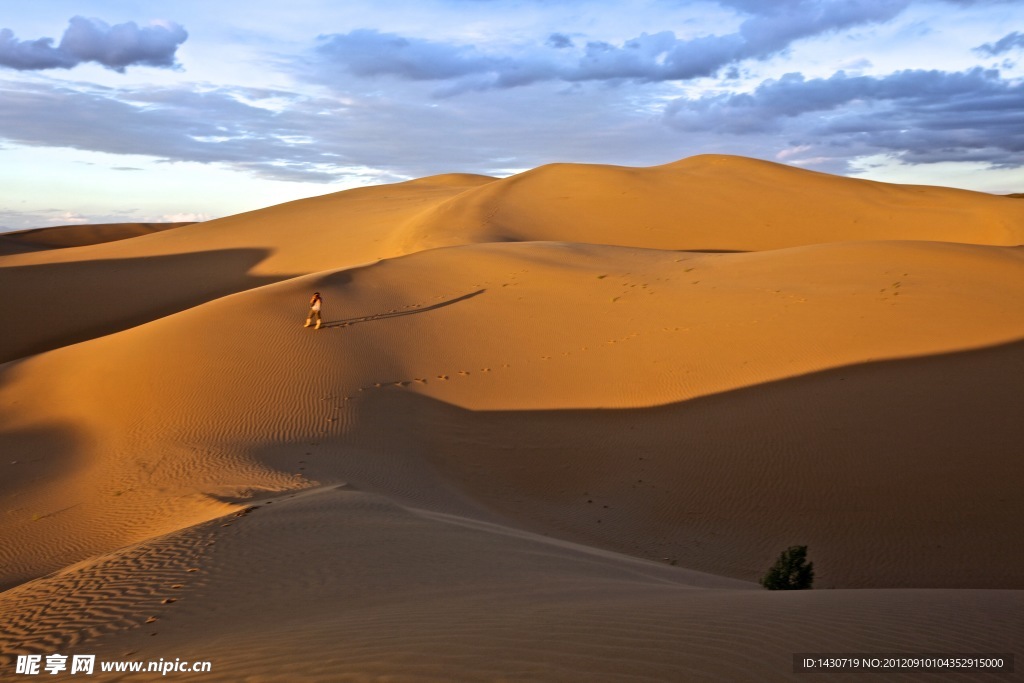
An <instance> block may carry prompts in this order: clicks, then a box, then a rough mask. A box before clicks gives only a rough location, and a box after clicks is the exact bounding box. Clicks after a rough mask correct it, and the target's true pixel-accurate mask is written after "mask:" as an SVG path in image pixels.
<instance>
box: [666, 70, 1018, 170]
mask: <svg viewBox="0 0 1024 683" xmlns="http://www.w3.org/2000/svg"><path fill="white" fill-rule="evenodd" d="M1022 110H1024V84H1021V83H1016V82H1014V81H1011V80H1006V79H1003V78H1002V77H1001V76H1000V74H999V72H998V71H996V70H986V69H982V68H975V69H971V70H968V71H963V72H943V71H923V70H907V71H900V72H896V73H893V74H890V75H888V76H882V77H873V76H848V75H846V74H845V73H843V72H840V73H837V74H835V75H834V76H832V77H831V78H816V79H806V78H804V76H802V75H801V74H798V73H793V74H787V75H786V76H783V77H782V78H780V79H777V80H769V81H765V82H764V83H762V84H761V85H759V86H758V87H757V88H756V89H755V90H754V91H753V92H750V93H741V94H721V95H709V96H704V97H700V98H694V99H687V98H680V99H677V100H675V101H673V102H672V103H671V104H670V105H669V106H668V107H667V109H666V112H665V118H666V122H667V123H668V124H669V125H670V126H672V127H674V128H675V129H677V130H679V131H681V132H686V133H691V134H692V133H716V134H723V135H731V136H748V135H755V136H766V135H776V136H778V137H779V138H780V139H781V138H785V139H786V140H787V141H788V146H789V149H790V150H800V152H801V153H802V154H804V155H805V156H815V155H825V156H831V157H835V156H837V154H840V155H843V156H847V157H848V156H850V154H851V150H857V152H856V153H857V154H864V153H876V152H879V151H886V152H893V153H896V154H899V155H900V156H901V157H902V158H903V159H904V160H907V161H913V162H935V161H968V160H969V161H985V162H989V163H992V164H996V165H1003V166H1014V167H1020V166H1024V156H1022V153H1024V119H1022V118H1021V117H1020V111H1022Z"/></svg>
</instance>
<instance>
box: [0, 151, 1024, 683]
mask: <svg viewBox="0 0 1024 683" xmlns="http://www.w3.org/2000/svg"><path fill="white" fill-rule="evenodd" d="M1022 211H1024V205H1020V203H1018V202H1013V201H1010V200H1007V199H1006V198H999V197H990V196H986V195H979V194H975V193H968V192H962V191H956V190H947V189H943V188H923V187H901V186H890V185H884V184H880V183H868V182H864V181H853V180H847V179H841V178H834V177H829V176H824V175H821V174H814V173H809V172H805V171H800V170H797V169H789V168H786V167H781V166H778V165H774V164H767V163H765V162H755V161H752V160H745V159H739V158H734V157H696V158H694V159H689V160H685V161H682V162H678V163H676V164H670V165H667V166H662V167H655V168H651V169H625V168H618V167H595V166H578V165H556V166H551V167H543V168H541V169H537V170H535V171H531V172H528V173H525V174H521V175H520V176H514V177H512V178H507V179H502V180H495V179H491V178H485V177H481V176H466V175H450V176H437V177H433V178H427V179H423V180H419V181H412V182H409V183H401V184H397V185H390V186H381V187H374V188H365V189H360V190H352V191H348V192H343V193H338V194H334V195H327V196H324V197H318V198H314V199H309V200H302V201H299V202H293V203H290V204H285V205H281V206H277V207H271V208H269V209H265V210H262V211H257V212H252V213H250V214H242V215H239V216H234V217H231V218H226V219H221V220H218V221H211V222H208V223H203V224H195V225H191V226H185V227H179V228H177V229H174V230H168V231H165V232H159V233H153V234H147V235H144V236H138V237H134V238H129V239H123V240H120V241H116V242H108V243H103V244H95V245H91V246H83V247H76V248H66V249H57V250H48V251H45V252H43V251H39V252H34V253H25V254H18V255H10V256H7V257H3V258H0V284H2V285H3V288H4V291H5V293H7V292H13V293H14V295H12V296H5V297H4V299H3V301H2V302H0V318H2V319H3V321H4V326H5V330H7V329H10V330H11V333H10V334H9V335H7V334H5V337H4V339H3V342H2V344H3V349H2V351H3V352H4V354H6V355H5V358H7V359H10V360H11V361H12V362H9V363H7V364H6V365H0V452H2V453H3V454H4V460H3V462H0V467H2V468H3V476H2V477H0V501H2V502H3V506H4V515H3V516H0V538H2V539H3V540H4V542H3V543H2V544H0V587H5V588H7V589H8V590H6V591H5V592H4V593H0V613H2V614H3V616H4V619H5V621H7V622H8V623H10V624H12V625H13V626H12V627H11V628H10V629H9V631H7V632H5V636H4V637H5V638H6V640H5V641H0V645H2V647H0V655H3V654H5V653H6V654H8V655H10V654H11V653H19V652H48V651H49V650H53V649H54V648H65V649H67V650H68V651H69V652H70V651H73V650H74V649H75V648H79V649H80V648H85V647H86V646H88V647H90V648H93V649H94V650H96V651H97V652H101V653H106V654H110V655H111V656H114V655H115V654H116V653H123V652H127V651H132V652H138V653H142V654H145V655H146V656H147V657H148V658H153V659H156V658H159V657H160V656H167V655H168V654H171V652H172V650H173V651H174V653H175V655H176V654H177V653H178V652H188V653H189V656H192V657H193V658H196V659H199V658H202V657H206V658H209V659H211V660H212V661H214V662H216V663H217V664H215V666H218V667H220V668H219V670H215V671H219V676H217V675H215V676H213V677H212V680H217V679H223V680H237V679H239V678H242V677H244V676H246V675H250V674H251V675H256V674H260V675H266V676H267V679H268V680H286V679H288V676H289V675H291V674H290V673H289V672H291V673H294V672H295V671H300V672H304V673H305V675H307V676H311V677H313V676H327V677H330V676H331V675H332V674H338V675H339V676H340V675H341V674H352V675H353V676H355V677H359V676H362V677H372V676H386V675H398V676H406V677H409V678H412V677H415V676H419V677H421V678H423V679H427V680H436V679H444V678H453V679H459V680H492V679H500V678H502V677H503V676H505V677H510V678H517V679H531V680H582V679H586V680H599V679H602V678H605V679H615V680H618V679H625V678H631V677H632V678H635V679H639V680H685V679H704V678H721V679H748V680H764V679H769V680H773V679H782V678H785V677H786V676H787V675H788V672H789V671H791V666H792V663H791V656H792V653H793V652H798V651H821V652H828V651H831V652H841V651H876V652H883V651H908V650H913V651H932V652H934V651H960V652H971V651H985V652H996V651H1006V652H1008V651H1013V650H1014V649H1015V648H1014V646H1015V645H1020V644H1021V643H1022V642H1024V622H1022V620H1021V619H1019V617H1017V616H1015V615H1018V614H1019V611H1020V606H1021V604H1020V603H1021V600H1022V593H1021V590H1024V582H1022V576H1021V574H1020V571H1019V567H1020V566H1021V565H1022V563H1024V551H1022V550H1021V549H1020V544H1019V543H1018V536H1019V528H1020V524H1021V522H1022V521H1024V503H1022V501H1021V499H1020V497H1019V495H1017V491H1018V489H1019V487H1020V477H1019V471H1020V453H1021V448H1020V444H1021V443H1022V442H1024V426H1022V425H1024V422H1022V421H1021V420H1020V419H1019V405H1020V398H1021V382H1020V378H1021V377H1022V376H1024V316H1022V315H1021V311H1022V310H1024V306H1022V304H1024V277H1022V275H1024V248H1022V247H1019V246H1016V245H1019V244H1021V243H1022V242H1024V212H1022ZM715 252H744V253H715ZM313 290H318V291H320V292H322V293H323V295H324V299H325V302H326V303H325V309H324V313H325V325H324V328H323V329H320V330H311V329H303V328H302V326H301V325H302V321H303V318H304V316H305V312H306V311H305V304H306V301H307V300H308V297H309V294H310V293H311V292H312V291H313ZM39 296H41V297H42V298H43V300H45V301H46V302H47V304H46V307H45V313H46V315H45V316H38V315H36V313H38V312H39V306H38V300H37V299H36V298H35V297H39ZM15 359H16V360H15ZM339 487H340V488H339ZM246 506H251V507H253V510H252V512H251V514H250V513H247V512H245V511H246V510H248V507H246ZM243 513H244V514H243ZM796 543H800V544H807V545H809V547H810V554H811V559H812V560H814V561H815V563H816V569H817V581H816V587H818V588H825V589H837V590H819V591H814V592H811V593H785V594H778V593H769V592H765V591H761V590H760V589H759V588H758V587H757V586H756V583H755V582H756V581H757V579H758V578H759V577H760V576H761V575H762V574H763V573H764V571H765V569H766V568H767V566H768V565H769V564H770V563H771V561H772V560H773V559H774V557H775V556H776V555H777V554H778V552H779V551H780V550H781V549H783V548H785V547H787V546H789V545H792V544H796ZM979 558H983V559H979ZM53 572H56V573H55V574H52V575H51V576H47V577H46V578H40V577H44V576H45V575H47V574H51V573H53ZM170 586H180V587H179V588H171V587H170ZM851 589H859V590H851ZM905 589H932V590H928V591H921V590H905ZM978 589H989V590H987V591H981V590H978ZM993 589H996V590H993ZM56 594H60V595H62V596H65V597H63V598H62V599H61V600H60V601H59V602H58V603H57V606H54V602H53V596H54V595H56ZM168 598H170V599H171V602H162V601H164V600H167V599H168ZM179 598H180V600H179ZM894 605H897V606H899V610H896V611H894V609H893V606H894ZM953 613H955V614H957V618H958V619H959V620H960V621H958V622H957V621H950V622H949V623H942V621H943V620H944V619H945V618H946V617H945V616H943V615H948V614H953ZM151 618H155V619H156V621H150V622H149V623H148V624H147V623H146V622H147V620H150V619H151ZM150 633H157V634H158V637H157V638H154V637H153V636H151V635H149V634H150ZM769 634H774V635H769ZM753 642H756V643H757V646H756V647H754V648H753V649H751V648H750V647H748V646H749V645H750V643H753ZM745 644H746V645H745ZM1016 649H1019V648H1016ZM741 650H742V651H745V652H746V653H747V654H746V655H745V656H747V658H748V660H749V661H748V660H742V661H741V660H740V659H733V660H731V661H730V660H729V659H728V657H729V656H732V657H737V656H738V655H736V654H735V653H736V652H737V651H741ZM83 651H84V650H83ZM327 652H329V653H330V654H329V655H327V654H325V653H327ZM302 653H305V654H302ZM316 653H320V654H319V657H318V656H316ZM730 653H732V654H730ZM142 654H140V657H141V656H142ZM754 662H756V663H757V666H755V667H754V668H750V665H751V664H752V663H754ZM296 666H299V668H298V669H296V668H295V667H296ZM302 667H305V668H302Z"/></svg>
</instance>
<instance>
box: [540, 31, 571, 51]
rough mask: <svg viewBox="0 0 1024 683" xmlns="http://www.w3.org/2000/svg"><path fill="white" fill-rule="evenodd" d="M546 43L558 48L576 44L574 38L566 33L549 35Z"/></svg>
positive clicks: (561, 48)
mask: <svg viewBox="0 0 1024 683" xmlns="http://www.w3.org/2000/svg"><path fill="white" fill-rule="evenodd" d="M545 45H547V46H548V47H553V48H555V49H556V50H563V49H565V48H567V47H574V46H575V44H574V43H573V42H572V38H570V37H569V36H567V35H565V34H564V33H552V34H551V35H550V36H548V39H547V42H546V43H545Z"/></svg>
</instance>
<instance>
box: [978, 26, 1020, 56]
mask: <svg viewBox="0 0 1024 683" xmlns="http://www.w3.org/2000/svg"><path fill="white" fill-rule="evenodd" d="M1015 48H1024V33H1020V32H1018V31H1014V32H1013V33H1009V34H1007V35H1005V36H1003V37H1002V38H1000V39H999V40H997V41H996V42H994V43H985V44H984V45H979V46H978V47H976V48H974V51H975V52H977V53H979V54H986V55H990V56H992V57H997V56H999V55H1001V54H1004V53H1006V52H1009V51H1010V50H1013V49H1015Z"/></svg>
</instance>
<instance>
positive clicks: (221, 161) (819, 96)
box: [0, 0, 1024, 231]
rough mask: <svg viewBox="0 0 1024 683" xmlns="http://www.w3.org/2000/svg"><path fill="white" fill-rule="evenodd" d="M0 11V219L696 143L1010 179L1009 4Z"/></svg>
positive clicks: (676, 1) (85, 215)
mask: <svg viewBox="0 0 1024 683" xmlns="http://www.w3.org/2000/svg"><path fill="white" fill-rule="evenodd" d="M0 8H2V12H0V231H3V230H18V229H26V228H34V227H45V226H49V225H65V224H75V223H98V222H122V221H127V222H135V221H142V222H152V221H183V220H207V219H211V218H217V217H221V216H226V215H232V214H236V213H241V212H243V211H250V210H254V209H258V208H262V207H265V206H270V205H273V204H278V203H281V202H285V201H290V200H294V199H300V198H303V197H310V196H315V195H321V194H327V193H330V192H337V191H339V190H344V189H348V188H352V187H359V186H364V185H373V184H380V183H390V182H399V181H403V180H408V179H411V178H418V177H422V176H427V175H434V174H439V173H452V172H465V173H482V174H487V175H493V176H507V175H510V174H513V173H518V172H521V171H524V170H527V169H530V168H534V167H536V166H539V165H542V164H546V163H552V162H580V163H603V164H618V165H625V166H650V165H655V164H663V163H668V162H671V161H676V160H678V159H682V158H685V157H689V156H693V155H696V154H705V153H716V154H740V155H744V156H749V157H756V158H760V159H766V160H770V161H776V162H780V163H785V164H789V165H793V166H799V167H803V168H808V169H813V170H819V171H825V172H828V173H835V174H840V175H846V176H851V177H859V178H869V179H873V180H882V181H887V182H900V183H916V184H928V185H946V186H950V187H961V188H966V189H971V190H977V191H983V192H991V193H999V194H1003V193H1010V192H1024V2H1022V1H1021V0H606V1H589V0H564V1H561V2H553V1H551V0H510V1H505V0H346V1H345V2H332V1H330V0H288V1H287V2H282V1H281V0H275V1H274V2H265V1H264V0H247V1H246V2H237V1H235V0H218V1H217V2H210V0H202V1H199V0H176V1H175V2H173V3H171V2H156V1H147V0H89V2H82V1H81V0H78V1H71V0H47V1H46V2H13V1H11V2H7V1H5V2H2V3H0Z"/></svg>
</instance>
